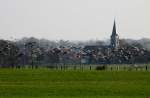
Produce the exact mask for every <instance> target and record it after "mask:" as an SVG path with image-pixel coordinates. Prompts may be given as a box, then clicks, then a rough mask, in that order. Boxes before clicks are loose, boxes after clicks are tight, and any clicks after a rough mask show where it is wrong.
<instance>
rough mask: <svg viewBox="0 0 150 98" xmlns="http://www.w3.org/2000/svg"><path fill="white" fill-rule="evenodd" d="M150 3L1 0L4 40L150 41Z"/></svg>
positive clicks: (140, 0)
mask: <svg viewBox="0 0 150 98" xmlns="http://www.w3.org/2000/svg"><path fill="white" fill-rule="evenodd" d="M149 9H150V0H0V38H1V39H10V40H13V39H20V38H23V37H36V38H46V39H49V40H60V39H64V40H105V39H109V37H110V35H111V33H112V28H113V22H114V19H115V20H116V27H117V33H118V35H119V36H120V38H132V39H140V38H150V11H149Z"/></svg>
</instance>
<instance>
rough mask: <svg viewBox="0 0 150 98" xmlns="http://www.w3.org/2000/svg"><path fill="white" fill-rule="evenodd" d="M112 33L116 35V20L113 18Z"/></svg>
mask: <svg viewBox="0 0 150 98" xmlns="http://www.w3.org/2000/svg"><path fill="white" fill-rule="evenodd" d="M112 34H114V35H116V34H117V33H116V22H115V19H114V26H113V31H112Z"/></svg>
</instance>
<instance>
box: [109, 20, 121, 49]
mask: <svg viewBox="0 0 150 98" xmlns="http://www.w3.org/2000/svg"><path fill="white" fill-rule="evenodd" d="M110 41H111V43H110V46H111V48H112V49H113V50H117V49H118V47H119V36H118V34H117V32H116V22H115V20H114V25H113V30H112V35H111V40H110Z"/></svg>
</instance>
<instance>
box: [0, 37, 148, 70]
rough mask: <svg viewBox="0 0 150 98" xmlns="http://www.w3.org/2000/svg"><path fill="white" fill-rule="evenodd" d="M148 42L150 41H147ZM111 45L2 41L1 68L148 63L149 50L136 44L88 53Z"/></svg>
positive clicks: (124, 41) (131, 43) (30, 39)
mask: <svg viewBox="0 0 150 98" xmlns="http://www.w3.org/2000/svg"><path fill="white" fill-rule="evenodd" d="M147 42H148V41H147ZM108 43H109V42H107V41H106V42H103V41H87V42H70V41H64V40H60V41H49V40H45V39H41V40H39V39H36V38H23V39H21V40H18V41H8V40H0V66H1V67H25V66H28V67H31V68H37V67H38V66H48V65H56V64H57V65H60V64H63V65H65V64H99V63H148V62H149V61H150V52H149V51H148V47H146V48H144V47H143V44H141V43H140V42H136V41H131V42H130V41H129V40H128V41H126V40H120V48H119V49H118V50H117V51H113V50H107V49H85V48H84V47H85V46H87V45H108ZM146 44H148V43H146Z"/></svg>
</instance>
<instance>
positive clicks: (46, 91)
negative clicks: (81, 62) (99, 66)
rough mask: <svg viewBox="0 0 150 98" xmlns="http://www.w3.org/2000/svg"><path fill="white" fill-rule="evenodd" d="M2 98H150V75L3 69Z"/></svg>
mask: <svg viewBox="0 0 150 98" xmlns="http://www.w3.org/2000/svg"><path fill="white" fill-rule="evenodd" d="M0 98H150V72H149V71H94V70H93V71H79V70H78V71H77V70H76V71H73V70H72V71H60V70H50V69H33V70H32V69H0Z"/></svg>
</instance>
